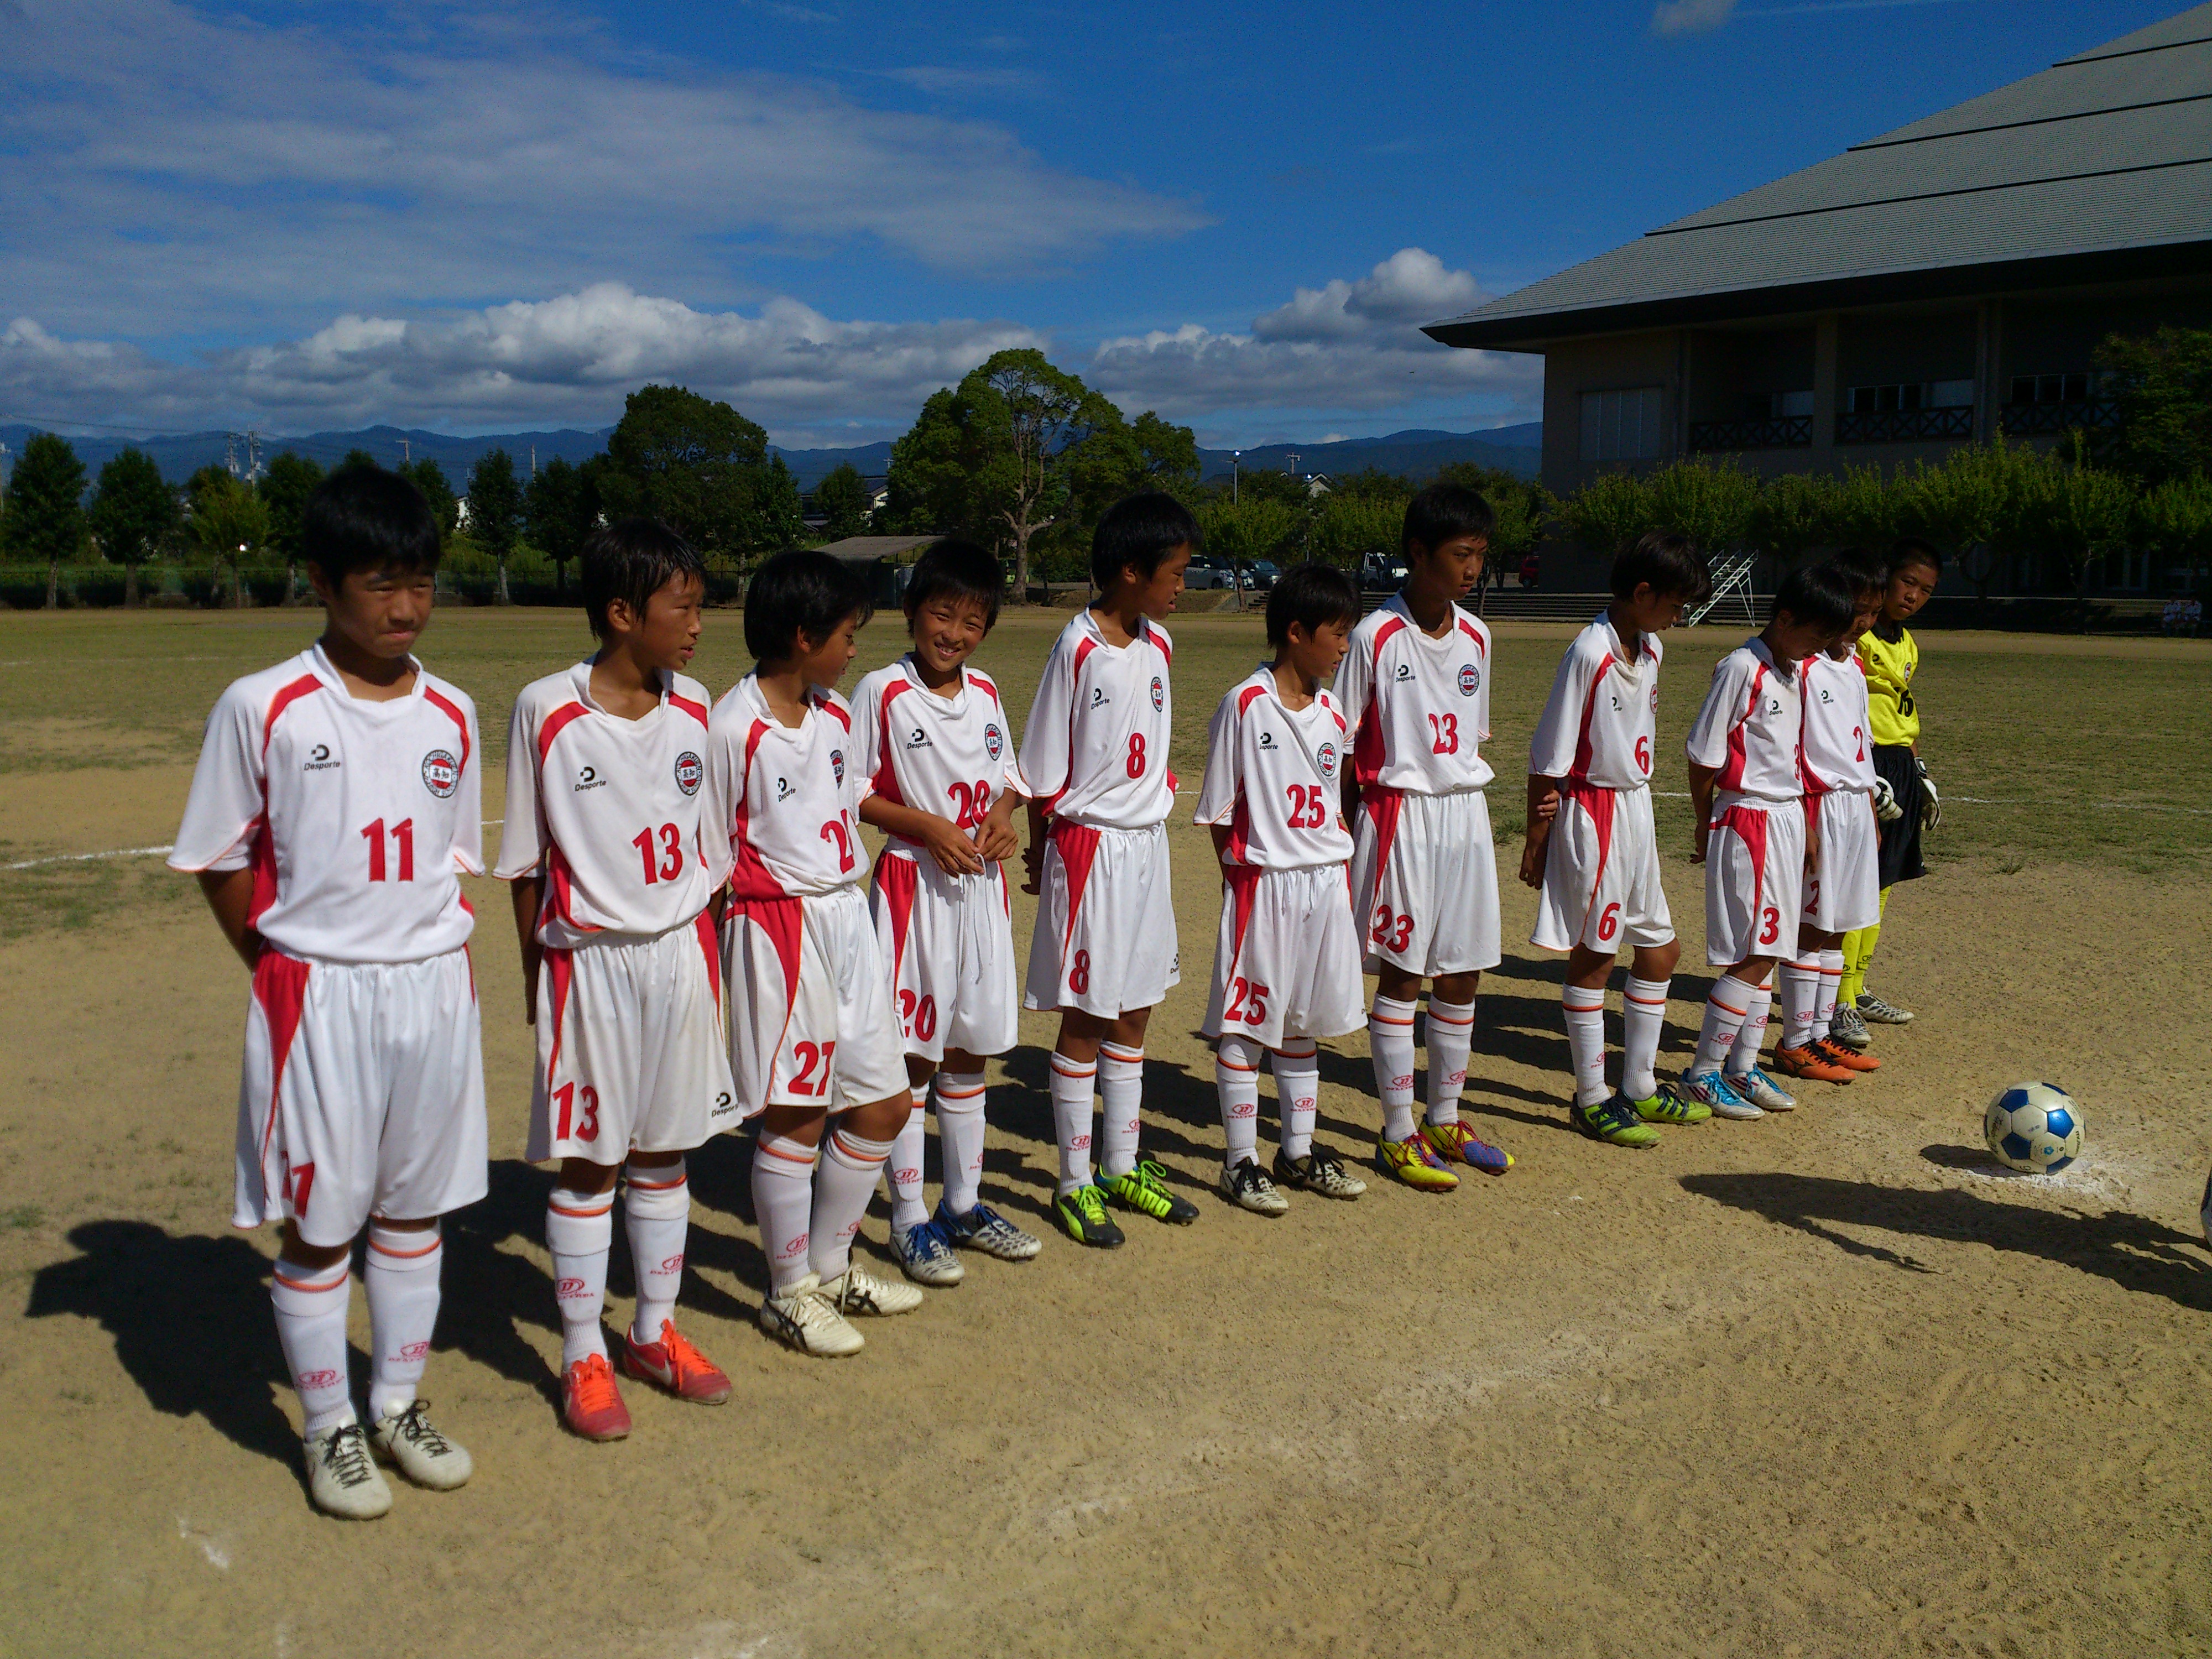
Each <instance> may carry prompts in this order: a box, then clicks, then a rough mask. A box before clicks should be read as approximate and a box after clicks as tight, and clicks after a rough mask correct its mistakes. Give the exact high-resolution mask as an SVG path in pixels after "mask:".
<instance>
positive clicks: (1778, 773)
mask: <svg viewBox="0 0 2212 1659" xmlns="http://www.w3.org/2000/svg"><path fill="white" fill-rule="evenodd" d="M1803 725H1804V716H1803V714H1802V711H1801V710H1800V708H1799V706H1798V694H1797V678H1796V675H1794V674H1784V673H1783V672H1781V671H1779V670H1778V669H1777V668H1776V666H1775V665H1774V657H1773V653H1771V652H1769V651H1768V650H1767V648H1766V642H1765V641H1763V640H1760V639H1757V638H1753V639H1748V640H1746V641H1744V642H1743V643H1742V644H1741V645H1740V646H1738V647H1736V648H1735V650H1733V651H1731V652H1729V653H1728V655H1726V656H1725V657H1723V658H1722V659H1720V662H1719V663H1718V665H1716V666H1715V668H1714V669H1713V684H1712V689H1711V690H1709V691H1707V692H1706V693H1705V707H1704V708H1700V709H1699V711H1698V718H1697V720H1696V722H1695V723H1694V724H1693V725H1692V726H1691V727H1690V745H1689V747H1690V758H1691V759H1692V761H1694V762H1696V763H1698V764H1699V766H1710V767H1712V768H1714V769H1716V770H1717V772H1718V773H1719V776H1717V778H1715V779H1714V781H1713V787H1714V788H1715V789H1716V790H1717V792H1718V799H1720V801H1721V802H1722V804H1723V805H1725V804H1726V803H1727V801H1728V800H1729V798H1731V797H1736V798H1741V797H1745V796H1748V797H1749V798H1751V799H1753V800H1761V801H1785V800H1799V799H1803V797H1804V793H1805V789H1804V785H1803V783H1802V781H1800V779H1799V776H1798V770H1797V766H1798V742H1799V734H1800V732H1801V730H1802V726H1803Z"/></svg>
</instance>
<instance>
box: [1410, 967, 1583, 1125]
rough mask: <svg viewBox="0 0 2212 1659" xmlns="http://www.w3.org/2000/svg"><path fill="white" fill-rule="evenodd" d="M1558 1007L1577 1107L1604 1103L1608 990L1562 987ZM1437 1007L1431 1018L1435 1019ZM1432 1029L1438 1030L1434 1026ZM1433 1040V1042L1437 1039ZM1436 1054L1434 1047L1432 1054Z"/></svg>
mask: <svg viewBox="0 0 2212 1659" xmlns="http://www.w3.org/2000/svg"><path fill="white" fill-rule="evenodd" d="M1559 1007H1560V1010H1561V1012H1562V1013H1563V1015H1564V1016H1565V1019H1566V1022H1567V1060H1568V1063H1569V1064H1570V1065H1571V1066H1572V1067H1573V1068H1574V1073H1575V1104H1576V1105H1577V1106H1600V1105H1602V1104H1604V1103H1605V1099H1606V1094H1607V1090H1606V1086H1605V987H1603V986H1602V985H1592V986H1583V985H1565V986H1562V987H1559ZM1436 1017H1437V1016H1436V1005H1435V1004H1433V1003H1431V1005H1430V1006H1429V1018H1430V1020H1431V1022H1433V1021H1434V1020H1435V1018H1436ZM1430 1029H1431V1030H1434V1029H1435V1027H1434V1025H1433V1024H1431V1027H1430ZM1430 1041H1431V1042H1432V1043H1433V1042H1435V1039H1434V1038H1433V1037H1431V1039H1430ZM1429 1052H1430V1053H1431V1054H1434V1053H1435V1052H1436V1050H1435V1049H1434V1048H1431V1049H1430V1051H1429Z"/></svg>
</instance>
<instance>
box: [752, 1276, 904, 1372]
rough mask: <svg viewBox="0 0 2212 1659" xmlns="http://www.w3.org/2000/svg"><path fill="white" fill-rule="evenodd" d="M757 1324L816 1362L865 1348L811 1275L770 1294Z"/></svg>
mask: <svg viewBox="0 0 2212 1659" xmlns="http://www.w3.org/2000/svg"><path fill="white" fill-rule="evenodd" d="M916 1294H917V1295H919V1294H920V1292H919V1291H917V1292H916ZM760 1323H761V1328H762V1329H763V1330H764V1331H766V1332H767V1333H768V1334H769V1335H770V1336H772V1337H774V1338H775V1339H776V1340H778V1341H779V1342H782V1343H784V1344H786V1345H787V1346H790V1347H793V1348H796V1349H798V1350H799V1352H801V1353H811V1354H812V1355H813V1356H814V1357H815V1358H817V1359H842V1358H843V1357H844V1356H845V1355H847V1354H848V1353H858V1352H860V1350H861V1349H862V1348H864V1347H866V1346H867V1338H866V1337H864V1336H862V1335H861V1334H860V1332H858V1331H856V1330H854V1328H853V1327H852V1326H851V1324H850V1323H849V1322H847V1320H846V1318H845V1316H844V1315H842V1314H841V1313H839V1312H838V1311H837V1310H836V1309H835V1308H833V1307H831V1306H830V1305H829V1298H828V1297H824V1296H823V1294H822V1281H821V1280H820V1279H817V1278H816V1277H815V1276H814V1275H813V1274H812V1273H809V1274H807V1275H806V1277H805V1278H804V1279H800V1280H799V1283H797V1284H796V1285H793V1286H792V1287H791V1288H790V1289H789V1290H788V1291H785V1292H784V1293H783V1294H782V1295H781V1296H775V1295H771V1296H769V1298H768V1299H767V1300H766V1301H765V1302H763V1303H762V1304H761V1310H760Z"/></svg>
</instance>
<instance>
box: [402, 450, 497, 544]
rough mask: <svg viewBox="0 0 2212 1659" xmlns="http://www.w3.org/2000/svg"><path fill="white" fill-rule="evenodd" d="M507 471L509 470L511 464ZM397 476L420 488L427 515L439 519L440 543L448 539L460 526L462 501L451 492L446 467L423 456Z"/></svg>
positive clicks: (451, 487) (405, 467)
mask: <svg viewBox="0 0 2212 1659" xmlns="http://www.w3.org/2000/svg"><path fill="white" fill-rule="evenodd" d="M509 470H510V471H512V463H510V464H509ZM399 476H400V477H403V478H405V479H406V480H408V481H409V482H410V483H412V484H413V485H414V486H415V488H416V489H419V490H421V491H422V499H423V500H424V501H428V503H429V504H430V516H431V517H432V518H434V519H435V520H437V521H438V543H439V545H440V546H441V547H442V546H444V545H445V544H447V543H449V542H451V541H452V540H453V532H455V531H457V530H458V529H459V528H460V524H461V500H460V497H459V496H458V495H455V494H454V493H453V484H452V483H450V482H448V481H447V477H446V469H445V468H444V467H442V466H440V465H438V464H437V462H435V461H434V460H432V459H430V458H429V457H428V455H425V456H424V457H423V458H422V459H421V460H419V461H416V462H415V463H413V464H412V465H407V466H403V467H401V468H400V469H399Z"/></svg>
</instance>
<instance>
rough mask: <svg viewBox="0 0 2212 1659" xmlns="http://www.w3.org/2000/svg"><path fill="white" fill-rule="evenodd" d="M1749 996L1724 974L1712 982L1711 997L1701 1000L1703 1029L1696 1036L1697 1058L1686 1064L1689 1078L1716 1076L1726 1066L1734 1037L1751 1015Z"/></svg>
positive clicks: (1743, 986) (1741, 985)
mask: <svg viewBox="0 0 2212 1659" xmlns="http://www.w3.org/2000/svg"><path fill="white" fill-rule="evenodd" d="M1752 996H1753V991H1752V988H1751V987H1750V986H1748V985H1746V984H1745V983H1744V982H1743V981H1741V980H1740V979H1735V978H1732V977H1730V976H1729V975H1727V974H1723V975H1721V976H1720V977H1719V978H1718V979H1717V980H1715V981H1713V988H1712V993H1711V995H1709V996H1707V997H1706V998H1705V1029H1704V1030H1701V1031H1699V1033H1698V1056H1697V1058H1696V1059H1695V1060H1692V1061H1691V1062H1690V1073H1691V1075H1692V1076H1693V1077H1702V1076H1704V1075H1705V1073H1707V1072H1717V1071H1719V1070H1720V1068H1721V1067H1722V1066H1723V1064H1725V1063H1726V1062H1727V1060H1728V1057H1729V1049H1730V1048H1734V1047H1735V1034H1736V1033H1737V1032H1738V1031H1739V1030H1742V1029H1743V1019H1744V1016H1745V1015H1746V1014H1747V1013H1749V1012H1751V999H1752Z"/></svg>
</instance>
